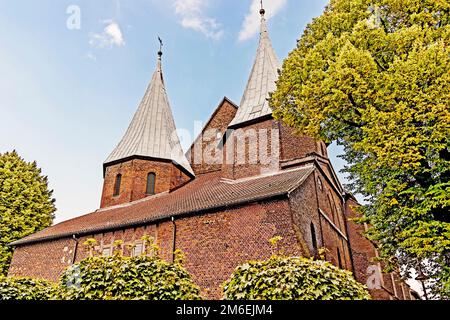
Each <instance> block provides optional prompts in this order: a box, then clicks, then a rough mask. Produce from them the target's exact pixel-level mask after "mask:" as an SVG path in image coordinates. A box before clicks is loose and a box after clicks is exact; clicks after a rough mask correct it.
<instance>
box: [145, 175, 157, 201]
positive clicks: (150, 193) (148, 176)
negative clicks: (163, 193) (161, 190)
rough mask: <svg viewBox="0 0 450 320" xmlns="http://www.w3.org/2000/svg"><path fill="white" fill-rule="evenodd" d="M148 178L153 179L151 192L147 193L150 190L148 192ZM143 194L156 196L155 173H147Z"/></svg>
mask: <svg viewBox="0 0 450 320" xmlns="http://www.w3.org/2000/svg"><path fill="white" fill-rule="evenodd" d="M150 177H153V186H152V188H151V189H153V192H149V191H152V190H149V189H150V188H149V187H150ZM145 194H146V195H148V196H154V195H155V194H156V173H154V172H149V173H147V183H146V185H145Z"/></svg>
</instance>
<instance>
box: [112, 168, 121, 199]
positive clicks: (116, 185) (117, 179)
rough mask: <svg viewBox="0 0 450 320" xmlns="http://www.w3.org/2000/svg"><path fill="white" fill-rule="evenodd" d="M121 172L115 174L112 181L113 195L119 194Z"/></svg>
mask: <svg viewBox="0 0 450 320" xmlns="http://www.w3.org/2000/svg"><path fill="white" fill-rule="evenodd" d="M121 189H122V174H121V173H119V174H117V175H116V180H115V181H114V191H113V197H118V196H120V192H121V191H122V190H121Z"/></svg>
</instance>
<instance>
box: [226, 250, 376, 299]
mask: <svg viewBox="0 0 450 320" xmlns="http://www.w3.org/2000/svg"><path fill="white" fill-rule="evenodd" d="M223 291H224V298H225V299H227V300H369V299H370V295H369V293H368V291H367V289H366V288H365V287H364V286H363V285H362V284H360V283H359V282H357V281H356V280H355V279H354V278H353V275H352V274H351V273H350V272H348V271H344V270H341V269H339V268H337V267H335V266H333V265H332V264H331V263H329V262H326V261H319V260H313V259H306V258H286V257H282V256H273V257H271V258H270V259H268V260H266V261H251V262H248V263H245V264H243V265H241V266H239V267H238V268H237V269H236V270H235V271H234V273H233V275H232V276H231V279H230V280H228V281H227V282H225V283H224V285H223Z"/></svg>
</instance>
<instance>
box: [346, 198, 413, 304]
mask: <svg viewBox="0 0 450 320" xmlns="http://www.w3.org/2000/svg"><path fill="white" fill-rule="evenodd" d="M357 206H358V203H357V202H356V201H355V200H354V199H353V198H351V197H350V198H349V199H348V200H347V201H346V206H345V215H346V217H347V229H348V233H349V239H350V247H351V251H352V257H353V265H354V270H355V278H356V279H357V280H358V281H359V282H361V283H363V284H369V283H370V284H372V285H373V288H370V290H369V291H370V294H371V295H372V297H373V299H376V300H397V299H399V300H410V299H411V294H410V292H411V288H410V287H409V286H408V285H407V284H406V283H405V282H404V281H403V280H402V279H401V277H400V276H399V274H398V273H397V272H393V273H389V274H386V273H383V272H382V270H383V266H382V264H381V263H379V262H378V261H376V258H377V257H378V252H377V250H376V248H375V246H374V245H373V244H372V242H370V241H369V240H368V239H367V238H366V237H365V236H364V233H365V231H367V225H364V224H358V223H355V222H354V221H353V219H355V218H358V217H359V215H358V213H357V212H356V210H355V208H356V207H357ZM377 279H378V280H377Z"/></svg>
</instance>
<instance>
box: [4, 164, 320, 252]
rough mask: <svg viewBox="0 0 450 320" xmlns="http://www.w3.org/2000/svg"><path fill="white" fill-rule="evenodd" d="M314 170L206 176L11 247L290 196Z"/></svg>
mask: <svg viewBox="0 0 450 320" xmlns="http://www.w3.org/2000/svg"><path fill="white" fill-rule="evenodd" d="M313 171H314V167H313V166H312V165H307V166H304V167H300V168H296V169H292V170H287V171H282V172H279V173H277V174H272V175H266V176H259V177H255V178H247V179H242V180H236V181H229V180H224V179H222V178H221V177H220V172H215V173H210V174H205V175H201V176H199V177H197V178H196V179H195V180H194V181H192V182H190V183H189V184H188V185H186V186H184V187H183V188H181V189H178V190H176V191H174V192H172V193H163V194H159V195H156V196H153V197H149V198H145V199H143V200H139V201H136V202H133V203H129V204H125V205H121V206H116V207H111V208H106V209H101V210H97V211H96V212H93V213H90V214H88V215H85V216H81V217H78V218H75V219H72V220H68V221H66V222H62V223H60V224H57V225H55V226H52V227H50V228H47V229H45V230H43V231H41V232H38V233H35V234H33V235H31V236H29V237H26V238H24V239H21V240H19V241H16V242H14V243H12V244H11V245H23V244H27V243H32V242H41V241H44V240H53V239H60V238H65V237H72V236H73V235H77V236H81V235H89V234H95V233H100V232H107V231H111V230H117V229H122V228H128V227H134V226H141V225H144V224H147V223H152V222H156V221H159V220H164V219H168V218H171V217H180V216H184V215H189V214H198V213H201V212H205V211H208V210H213V209H220V208H227V207H232V206H236V205H240V204H245V203H249V202H255V201H262V200H265V199H270V198H273V197H277V196H282V195H287V194H288V193H289V192H291V191H293V190H295V189H297V188H298V187H299V186H300V185H301V184H302V183H303V182H304V181H305V179H306V178H307V177H308V176H309V175H310V174H311V173H312V172H313Z"/></svg>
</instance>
